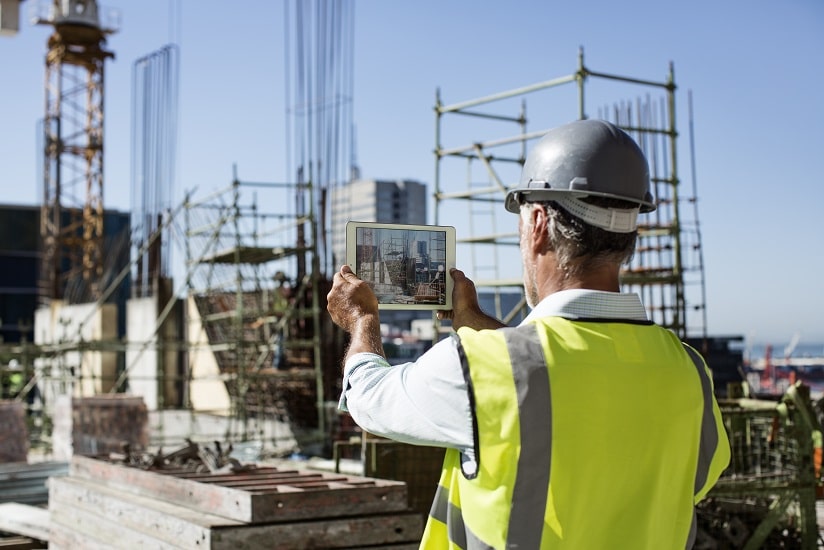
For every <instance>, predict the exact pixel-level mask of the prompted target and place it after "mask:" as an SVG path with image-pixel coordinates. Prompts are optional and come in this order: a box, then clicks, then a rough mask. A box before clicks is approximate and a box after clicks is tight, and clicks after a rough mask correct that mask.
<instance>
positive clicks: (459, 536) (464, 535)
mask: <svg viewBox="0 0 824 550" xmlns="http://www.w3.org/2000/svg"><path fill="white" fill-rule="evenodd" d="M429 515H430V516H432V517H433V518H435V519H437V520H438V521H440V522H441V523H445V524H446V531H447V533H448V534H449V540H450V541H451V542H452V543H453V544H455V545H456V546H457V547H458V548H463V549H465V550H494V549H493V548H492V547H491V546H489V545H488V544H486V543H485V542H483V541H482V540H481V539H479V538H478V537H477V536H475V534H474V533H472V532H471V531H469V530H468V529H467V528H466V526H465V525H464V522H463V516H462V515H461V509H460V508H458V507H457V506H453V505H452V504H451V503H450V502H449V489H447V488H446V487H444V486H443V485H440V484H438V490H437V492H436V493H435V499H434V501H433V502H432V510H431V511H430V512H429Z"/></svg>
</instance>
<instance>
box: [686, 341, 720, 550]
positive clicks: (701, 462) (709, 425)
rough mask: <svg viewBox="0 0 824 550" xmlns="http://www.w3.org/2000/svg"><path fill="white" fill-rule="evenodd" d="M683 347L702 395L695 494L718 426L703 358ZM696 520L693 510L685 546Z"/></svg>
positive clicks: (692, 535)
mask: <svg viewBox="0 0 824 550" xmlns="http://www.w3.org/2000/svg"><path fill="white" fill-rule="evenodd" d="M684 349H685V350H687V353H688V354H689V356H690V359H692V362H693V364H694V365H695V368H696V369H698V378H699V379H700V380H701V390H702V393H703V395H704V413H703V415H702V419H701V441H700V442H699V446H698V465H697V466H696V469H695V494H697V493H698V491H700V490H701V489H702V488H703V487H704V485H705V484H706V483H707V476H708V475H709V471H710V465H711V464H712V457H713V456H714V455H715V451H716V449H717V448H718V427H717V426H716V424H715V415H714V414H713V411H712V402H713V396H712V381H711V380H710V377H709V375H708V374H707V371H706V369H705V368H704V359H703V358H702V357H701V356H700V355H699V354H698V352H697V351H695V350H694V349H693V348H691V347H690V346H686V345H685V346H684ZM696 521H697V517H696V514H695V511H694V510H693V513H692V525H691V527H690V535H689V539H688V540H687V548H692V546H693V544H694V543H695V536H696V532H697V527H698V526H697V523H696Z"/></svg>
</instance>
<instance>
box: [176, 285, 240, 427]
mask: <svg viewBox="0 0 824 550" xmlns="http://www.w3.org/2000/svg"><path fill="white" fill-rule="evenodd" d="M186 311H187V315H186V318H187V321H188V322H187V338H188V341H189V372H190V382H189V401H190V404H191V406H192V408H193V409H194V410H196V411H203V412H212V413H217V414H229V412H230V411H231V406H232V404H231V401H230V399H229V391H228V390H227V389H226V384H225V383H224V382H223V380H222V379H221V378H220V369H219V368H218V365H217V360H216V359H215V355H214V353H212V350H211V349H210V348H209V338H208V337H207V335H206V330H205V329H204V328H203V323H202V321H201V319H200V312H198V309H197V304H196V303H195V299H194V297H192V296H190V297H189V298H188V299H187V302H186Z"/></svg>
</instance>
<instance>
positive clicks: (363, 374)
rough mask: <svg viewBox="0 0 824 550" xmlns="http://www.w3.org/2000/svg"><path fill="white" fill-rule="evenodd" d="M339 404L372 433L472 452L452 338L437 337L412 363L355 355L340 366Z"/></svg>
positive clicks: (466, 400) (469, 422) (463, 385)
mask: <svg viewBox="0 0 824 550" xmlns="http://www.w3.org/2000/svg"><path fill="white" fill-rule="evenodd" d="M338 408H339V409H340V410H342V411H348V412H349V414H351V415H352V418H353V419H354V420H355V422H356V423H357V424H358V425H359V426H360V427H361V428H362V429H364V430H366V431H367V432H370V433H373V434H375V435H380V436H383V437H388V438H390V439H394V440H396V441H401V442H403V443H411V444H415V445H429V446H434V447H449V448H454V449H458V450H459V451H461V452H466V451H471V450H472V445H473V436H472V416H471V411H470V408H469V396H468V394H467V385H466V381H465V380H464V376H463V370H462V369H461V363H460V358H459V356H458V351H457V347H456V344H455V339H454V338H446V339H444V340H441V341H440V342H438V343H437V344H435V345H434V346H432V348H431V349H430V350H429V351H427V352H426V353H424V354H423V355H422V356H421V357H420V358H419V359H418V360H417V361H415V362H413V363H403V364H400V365H390V364H389V363H388V362H387V361H386V359H384V358H383V357H381V356H380V355H375V354H372V353H357V354H355V355H353V356H352V357H350V358H349V359H348V360H347V361H346V364H345V365H344V372H343V392H342V393H341V397H340V401H339V403H338Z"/></svg>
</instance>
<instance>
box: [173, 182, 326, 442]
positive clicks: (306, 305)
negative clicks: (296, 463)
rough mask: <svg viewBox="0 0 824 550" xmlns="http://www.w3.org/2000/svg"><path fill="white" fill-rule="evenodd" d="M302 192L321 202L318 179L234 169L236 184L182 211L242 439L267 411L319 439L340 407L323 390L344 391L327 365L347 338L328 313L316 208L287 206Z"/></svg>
mask: <svg viewBox="0 0 824 550" xmlns="http://www.w3.org/2000/svg"><path fill="white" fill-rule="evenodd" d="M250 191H251V192H252V196H251V197H249V195H248V193H249V192H250ZM303 194H306V195H308V197H307V199H308V200H306V203H307V204H309V205H314V204H315V201H314V200H313V198H312V185H311V183H309V184H293V183H254V182H241V181H240V180H238V178H237V176H236V175H235V178H234V180H233V182H232V184H231V186H230V187H229V188H227V189H224V190H222V191H218V192H216V193H215V194H213V195H211V196H209V197H207V198H206V199H204V200H202V201H198V202H193V201H191V200H187V201H186V206H185V209H184V217H185V231H184V244H185V247H186V268H187V269H186V272H187V281H186V286H187V289H188V294H189V296H190V300H193V301H194V305H195V307H196V310H197V315H198V316H199V321H200V322H201V323H202V325H203V327H204V329H205V332H206V335H207V337H208V342H209V344H208V345H209V347H210V349H211V350H212V352H213V353H214V355H215V360H216V362H217V365H218V367H219V370H220V373H221V375H222V376H223V377H224V378H225V379H226V380H227V388H228V390H229V394H230V397H231V402H232V412H231V415H232V417H233V418H235V419H236V421H237V423H238V424H239V425H240V426H243V427H244V432H243V433H242V434H241V439H242V440H245V439H246V438H247V437H248V434H247V433H246V431H245V427H246V426H248V425H249V423H248V422H247V421H248V420H249V419H253V418H259V417H267V416H275V417H277V418H281V419H286V420H288V421H289V422H290V425H291V426H292V427H293V429H298V430H303V431H308V432H309V433H310V434H312V435H310V436H309V437H308V440H314V441H313V442H314V443H320V442H323V444H326V442H327V440H328V438H329V434H328V428H329V426H328V424H329V422H330V419H331V413H332V410H333V408H334V407H333V405H334V403H332V404H330V403H329V402H327V400H326V397H325V396H327V395H337V392H338V387H337V385H338V376H337V374H338V373H337V369H336V368H331V369H324V364H330V365H331V364H333V363H334V361H333V360H332V358H334V357H339V356H341V353H340V349H338V348H340V347H341V345H340V342H342V338H340V337H336V336H335V335H334V333H335V332H336V331H335V328H334V327H333V326H332V324H331V321H330V320H329V319H328V318H327V317H326V316H322V312H323V311H324V310H325V295H326V293H327V292H328V291H329V289H330V288H331V286H330V282H329V281H328V280H327V279H326V278H324V277H323V276H322V275H321V273H320V267H319V262H320V259H319V255H318V252H317V247H316V242H317V232H318V228H317V222H316V220H315V212H314V210H313V209H312V207H311V206H310V209H309V211H308V212H307V213H305V214H304V213H300V212H298V213H296V212H288V211H286V210H287V209H286V208H285V205H288V204H289V203H290V202H293V201H295V200H296V199H297V200H298V201H303V200H304V199H303V198H302V197H301V196H302V195H303ZM260 204H265V205H273V206H278V207H281V208H283V210H281V211H268V210H263V209H261V208H260V207H259V206H258V205H260ZM307 234H308V235H309V238H307ZM307 265H308V266H311V268H310V269H309V270H307V268H306V266H307ZM325 359H326V361H325Z"/></svg>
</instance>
